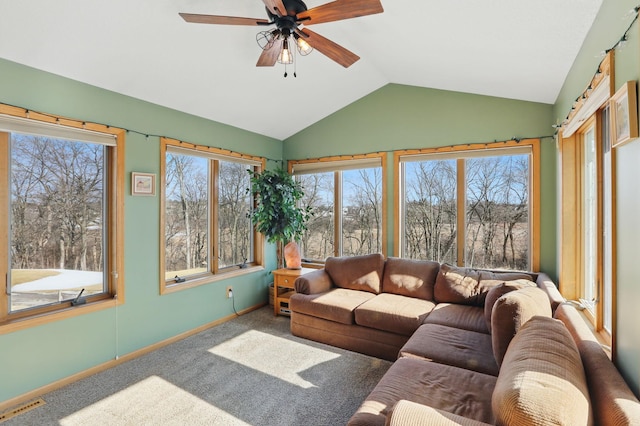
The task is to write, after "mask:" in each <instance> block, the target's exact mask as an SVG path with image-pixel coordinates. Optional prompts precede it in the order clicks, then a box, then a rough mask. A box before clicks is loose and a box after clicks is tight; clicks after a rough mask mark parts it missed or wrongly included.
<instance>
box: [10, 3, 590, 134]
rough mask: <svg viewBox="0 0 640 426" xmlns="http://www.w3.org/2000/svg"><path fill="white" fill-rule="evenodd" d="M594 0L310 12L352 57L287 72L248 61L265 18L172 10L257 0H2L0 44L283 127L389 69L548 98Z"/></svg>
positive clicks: (154, 93)
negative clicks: (227, 20)
mask: <svg viewBox="0 0 640 426" xmlns="http://www.w3.org/2000/svg"><path fill="white" fill-rule="evenodd" d="M345 1H346V0H345ZM305 3H306V5H307V7H308V8H309V9H311V8H312V7H316V6H319V5H322V4H325V3H327V1H326V0H307V1H306V2H305ZM601 3H602V0H562V1H558V0H536V1H525V0H484V1H478V0H439V1H437V0H382V5H383V7H384V12H383V13H381V14H376V15H371V16H366V17H360V18H355V19H349V20H343V21H337V22H331V23H324V24H317V25H314V26H313V31H315V32H316V33H319V34H321V35H323V36H324V37H327V38H329V39H331V40H332V41H334V42H336V43H338V44H340V45H342V46H344V47H346V48H347V49H349V50H350V51H352V52H354V53H356V54H357V55H358V56H360V57H361V59H360V60H359V61H358V62H356V63H355V64H354V65H352V66H351V67H349V68H343V67H342V66H340V65H338V64H336V63H335V62H333V61H331V60H330V59H328V58H327V57H326V56H324V55H322V54H321V53H319V52H318V51H314V52H313V53H311V54H310V55H309V56H306V57H300V56H298V57H297V58H296V66H295V72H296V74H297V77H294V76H293V71H294V68H293V67H292V66H288V68H287V71H288V77H286V78H285V77H284V76H283V75H284V72H285V67H284V65H280V64H276V65H275V66H274V67H262V68H257V67H256V66H255V65H256V61H257V59H258V57H259V55H260V53H261V50H260V48H259V47H258V45H257V43H256V33H258V32H259V31H261V30H262V29H263V28H260V27H252V26H223V25H204V24H190V23H186V22H185V21H184V20H183V19H182V18H180V16H179V15H178V12H188V13H198V14H216V15H227V16H243V17H250V18H262V19H266V18H267V15H266V12H265V7H264V3H263V2H262V1H261V0H228V1H221V0H135V1H132V0H109V1H96V0H91V1H88V0H56V1H51V0H20V1H18V0H3V1H2V2H0V22H1V24H0V57H1V58H5V59H8V60H10V61H14V62H18V63H22V64H25V65H28V66H31V67H35V68H38V69H41V70H44V71H48V72H51V73H54V74H58V75H62V76H65V77H69V78H71V79H74V80H78V81H81V82H85V83H89V84H92V85H94V86H98V87H102V88H105V89H108V90H112V91H115V92H118V93H122V94H125V95H128V96H133V97H135V98H139V99H143V100H146V101H149V102H153V103H156V104H159V105H163V106H166V107H170V108H174V109H177V110H180V111H184V112H187V113H191V114H194V115H197V116H201V117H205V118H208V119H211V120H215V121H218V122H222V123H225V124H229V125H232V126H236V127H239V128H242V129H246V130H249V131H252V132H256V133H259V134H263V135H266V136H270V137H273V138H276V139H286V138H287V137H289V136H291V135H293V134H295V133H297V132H298V131H300V130H302V129H304V128H306V127H307V126H309V125H311V124H313V123H315V122H316V121H318V120H321V119H322V118H324V117H326V116H328V115H330V114H332V113H334V112H335V111H337V110H339V109H341V108H343V107H345V106H347V105H348V104H350V103H352V102H354V101H356V100H357V99H359V98H361V97H363V96H366V95H367V94H369V93H371V92H373V91H375V90H376V89H378V88H380V87H382V86H384V85H386V84H388V83H398V84H406V85H413V86H420V87H430V88H436V89H444V90H452V91H460V92H468V93H475V94H482V95H490V96H498V97H504V98H512V99H520V100H527V101H533V102H542V103H549V104H551V103H554V102H555V100H556V97H557V95H558V92H559V91H560V88H561V87H562V84H563V82H564V80H565V78H566V76H567V73H568V71H569V69H570V67H571V65H572V64H573V61H574V59H575V57H576V54H577V53H578V51H579V49H580V47H581V45H582V42H583V40H584V38H585V36H586V35H587V32H588V31H589V28H590V27H591V25H592V23H593V20H594V18H595V16H596V14H597V12H598V9H599V8H600V5H601ZM1 100H2V99H0V101H1Z"/></svg>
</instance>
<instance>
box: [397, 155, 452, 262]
mask: <svg viewBox="0 0 640 426" xmlns="http://www.w3.org/2000/svg"><path fill="white" fill-rule="evenodd" d="M403 170H404V182H403V188H404V206H403V207H404V208H403V211H404V217H403V222H402V223H403V225H404V232H402V234H403V235H402V257H406V258H411V259H425V260H436V261H438V262H442V263H444V262H448V263H452V264H455V263H456V251H457V249H456V247H457V244H456V234H457V230H456V224H457V221H456V217H457V213H456V198H457V197H456V194H457V192H456V180H457V178H456V160H432V161H419V162H406V163H404V164H403Z"/></svg>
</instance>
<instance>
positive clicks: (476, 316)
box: [424, 303, 489, 334]
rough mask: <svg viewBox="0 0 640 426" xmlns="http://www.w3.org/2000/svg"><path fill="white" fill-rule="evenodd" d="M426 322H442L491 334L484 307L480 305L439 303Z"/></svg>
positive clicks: (442, 323)
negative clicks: (485, 318)
mask: <svg viewBox="0 0 640 426" xmlns="http://www.w3.org/2000/svg"><path fill="white" fill-rule="evenodd" d="M424 324H440V325H446V326H449V327H454V328H461V329H463V330H470V331H477V332H480V333H486V334H489V329H488V328H487V323H486V322H485V320H484V309H483V308H481V307H479V306H468V305H456V304H455V303H438V304H437V305H436V307H435V309H434V310H433V312H431V313H430V314H429V316H428V317H427V319H425V320H424Z"/></svg>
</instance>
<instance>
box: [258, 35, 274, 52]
mask: <svg viewBox="0 0 640 426" xmlns="http://www.w3.org/2000/svg"><path fill="white" fill-rule="evenodd" d="M277 32H278V31H277V30H275V31H260V32H259V33H258V34H256V42H257V43H258V46H260V49H262V50H267V49H270V48H271V46H273V43H274V41H275V40H276V38H277V35H278V34H277Z"/></svg>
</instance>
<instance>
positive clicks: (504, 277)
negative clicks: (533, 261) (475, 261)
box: [478, 271, 535, 306]
mask: <svg viewBox="0 0 640 426" xmlns="http://www.w3.org/2000/svg"><path fill="white" fill-rule="evenodd" d="M534 275H535V274H534ZM534 275H532V274H529V273H526V272H507V271H480V281H479V282H478V288H479V291H478V304H479V305H481V306H484V305H485V304H486V297H487V295H488V294H489V291H491V289H492V288H494V287H496V286H498V285H500V284H502V283H503V282H505V281H506V282H509V281H520V280H525V281H530V282H533V280H534V279H535V278H534ZM534 284H535V283H534Z"/></svg>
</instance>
